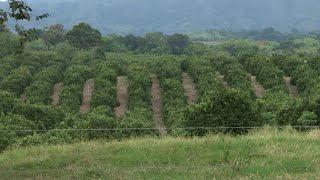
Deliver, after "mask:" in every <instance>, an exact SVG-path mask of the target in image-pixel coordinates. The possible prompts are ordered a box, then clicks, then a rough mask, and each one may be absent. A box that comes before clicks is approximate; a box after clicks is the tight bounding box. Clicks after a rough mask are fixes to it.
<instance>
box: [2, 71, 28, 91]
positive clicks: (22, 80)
mask: <svg viewBox="0 0 320 180" xmlns="http://www.w3.org/2000/svg"><path fill="white" fill-rule="evenodd" d="M31 79H32V74H31V72H30V70H29V68H28V67H26V66H21V67H19V68H17V69H15V70H13V72H12V73H11V74H10V75H9V76H8V77H6V78H5V79H4V80H3V81H2V82H1V85H0V87H1V89H3V90H8V91H11V92H14V93H16V94H17V95H20V94H22V93H23V92H24V91H25V88H26V87H27V86H28V85H29V84H30V82H31Z"/></svg>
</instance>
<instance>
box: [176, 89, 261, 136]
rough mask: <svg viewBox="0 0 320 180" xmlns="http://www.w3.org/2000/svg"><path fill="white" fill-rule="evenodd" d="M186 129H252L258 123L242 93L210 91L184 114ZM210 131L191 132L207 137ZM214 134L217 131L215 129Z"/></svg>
mask: <svg viewBox="0 0 320 180" xmlns="http://www.w3.org/2000/svg"><path fill="white" fill-rule="evenodd" d="M182 118H183V122H184V125H185V126H186V127H213V128H214V127H252V126H258V125H261V123H260V122H258V121H257V119H256V115H255V112H254V111H253V108H252V102H251V100H249V99H248V98H247V96H246V95H245V94H244V93H242V92H241V91H237V90H234V89H231V90H227V89H225V90H222V91H221V90H220V91H219V90H218V91H214V90H213V91H208V93H207V94H206V95H205V97H204V98H203V99H202V101H201V102H200V103H199V104H196V105H191V106H189V107H188V108H187V109H186V110H185V111H184V113H183V117H182ZM216 131H217V132H218V131H219V132H232V133H242V132H245V131H246V129H241V128H229V129H223V128H221V129H216ZM207 132H210V130H206V129H203V130H189V133H191V134H194V135H205V134H206V133H207ZM213 132H215V130H214V129H213Z"/></svg>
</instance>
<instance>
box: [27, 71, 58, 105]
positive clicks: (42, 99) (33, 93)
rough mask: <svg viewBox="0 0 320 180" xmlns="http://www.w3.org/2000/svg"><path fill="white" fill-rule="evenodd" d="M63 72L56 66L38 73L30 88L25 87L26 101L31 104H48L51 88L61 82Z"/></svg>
mask: <svg viewBox="0 0 320 180" xmlns="http://www.w3.org/2000/svg"><path fill="white" fill-rule="evenodd" d="M62 74H63V70H62V68H61V67H59V66H57V65H53V66H50V67H47V68H45V69H43V70H42V71H41V72H40V73H38V74H37V75H36V76H35V77H34V80H33V82H32V84H31V85H30V86H28V87H27V89H26V91H27V99H28V100H29V101H30V102H31V103H37V102H38V103H45V104H50V103H51V98H50V96H51V95H52V88H53V86H54V84H55V83H58V82H60V81H61V80H62Z"/></svg>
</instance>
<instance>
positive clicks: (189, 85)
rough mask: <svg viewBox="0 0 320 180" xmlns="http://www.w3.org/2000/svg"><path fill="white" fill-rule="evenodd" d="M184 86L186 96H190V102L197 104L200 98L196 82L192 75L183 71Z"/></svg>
mask: <svg viewBox="0 0 320 180" xmlns="http://www.w3.org/2000/svg"><path fill="white" fill-rule="evenodd" d="M182 77H183V87H184V90H185V94H184V95H185V96H187V97H188V103H189V104H195V103H196V102H197V100H198V92H197V88H196V87H197V85H196V84H195V83H194V81H193V79H192V77H190V76H189V74H188V73H183V74H182Z"/></svg>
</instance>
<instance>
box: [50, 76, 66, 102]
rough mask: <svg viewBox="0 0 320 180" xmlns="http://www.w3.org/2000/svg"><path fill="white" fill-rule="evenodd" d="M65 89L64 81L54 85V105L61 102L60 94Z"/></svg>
mask: <svg viewBox="0 0 320 180" xmlns="http://www.w3.org/2000/svg"><path fill="white" fill-rule="evenodd" d="M62 90H63V83H62V82H60V83H57V84H55V85H54V87H53V95H52V96H51V99H52V105H53V106H56V105H58V104H59V102H60V94H61V92H62Z"/></svg>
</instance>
